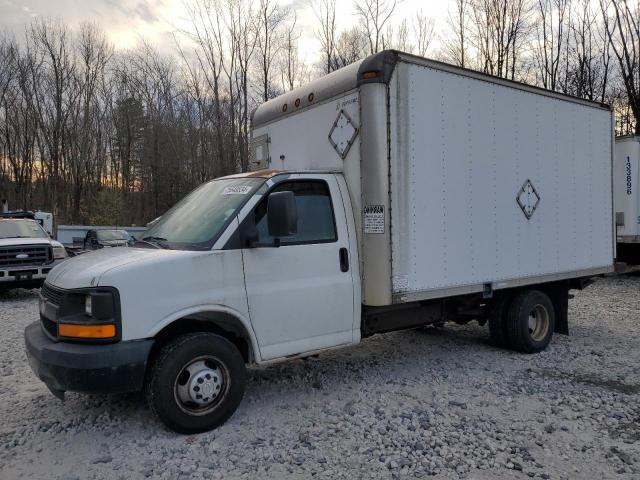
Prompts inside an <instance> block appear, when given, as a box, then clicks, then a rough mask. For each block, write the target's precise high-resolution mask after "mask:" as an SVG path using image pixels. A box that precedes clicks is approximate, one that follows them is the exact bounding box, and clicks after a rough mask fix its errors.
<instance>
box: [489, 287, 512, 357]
mask: <svg viewBox="0 0 640 480" xmlns="http://www.w3.org/2000/svg"><path fill="white" fill-rule="evenodd" d="M509 301H510V297H509V296H507V295H503V296H501V297H499V298H496V299H495V300H494V301H493V303H492V304H491V307H490V308H489V335H490V336H491V343H492V344H493V345H495V346H496V347H498V348H509V334H508V332H507V314H508V313H509Z"/></svg>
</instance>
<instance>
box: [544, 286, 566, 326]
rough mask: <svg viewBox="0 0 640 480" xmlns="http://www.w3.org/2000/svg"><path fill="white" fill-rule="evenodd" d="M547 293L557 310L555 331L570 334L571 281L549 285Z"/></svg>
mask: <svg viewBox="0 0 640 480" xmlns="http://www.w3.org/2000/svg"><path fill="white" fill-rule="evenodd" d="M547 294H548V295H549V298H550V299H551V302H552V303H553V309H554V311H555V318H556V322H555V323H556V326H555V329H554V333H559V334H561V335H569V282H561V283H559V284H556V285H553V286H551V287H549V289H548V290H547Z"/></svg>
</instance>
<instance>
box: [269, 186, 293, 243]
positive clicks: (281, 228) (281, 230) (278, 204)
mask: <svg viewBox="0 0 640 480" xmlns="http://www.w3.org/2000/svg"><path fill="white" fill-rule="evenodd" d="M267 222H268V225H267V226H268V228H269V236H271V237H274V238H280V237H288V236H290V235H295V234H296V233H298V209H297V207H296V197H295V195H294V193H293V192H275V193H272V194H271V195H269V199H268V201H267Z"/></svg>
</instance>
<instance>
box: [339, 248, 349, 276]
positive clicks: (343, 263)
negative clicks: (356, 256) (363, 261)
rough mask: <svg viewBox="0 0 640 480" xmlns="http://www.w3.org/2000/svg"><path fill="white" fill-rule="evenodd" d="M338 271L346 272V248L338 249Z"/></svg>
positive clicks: (347, 258)
mask: <svg viewBox="0 0 640 480" xmlns="http://www.w3.org/2000/svg"><path fill="white" fill-rule="evenodd" d="M339 257H340V271H342V272H348V271H349V251H348V250H347V249H346V248H341V249H340V254H339Z"/></svg>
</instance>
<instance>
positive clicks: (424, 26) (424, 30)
mask: <svg viewBox="0 0 640 480" xmlns="http://www.w3.org/2000/svg"><path fill="white" fill-rule="evenodd" d="M412 26H413V37H414V39H415V47H416V54H417V55H420V56H421V57H426V56H427V52H428V51H429V47H430V46H431V42H432V40H433V30H434V27H435V22H434V20H433V19H432V18H428V17H427V16H426V15H425V14H424V13H423V11H422V9H420V10H419V11H418V12H417V13H416V16H415V17H414V19H413V20H412Z"/></svg>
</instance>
